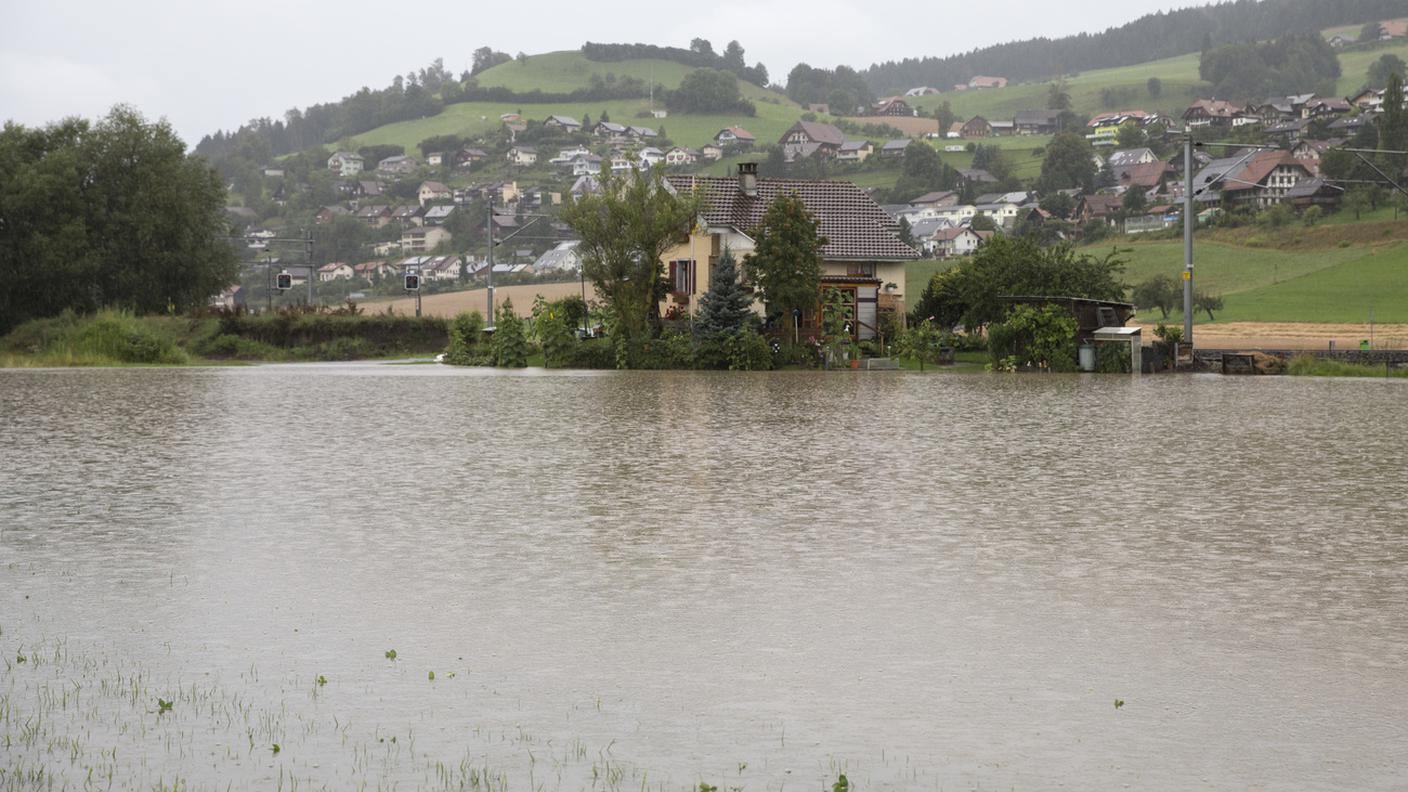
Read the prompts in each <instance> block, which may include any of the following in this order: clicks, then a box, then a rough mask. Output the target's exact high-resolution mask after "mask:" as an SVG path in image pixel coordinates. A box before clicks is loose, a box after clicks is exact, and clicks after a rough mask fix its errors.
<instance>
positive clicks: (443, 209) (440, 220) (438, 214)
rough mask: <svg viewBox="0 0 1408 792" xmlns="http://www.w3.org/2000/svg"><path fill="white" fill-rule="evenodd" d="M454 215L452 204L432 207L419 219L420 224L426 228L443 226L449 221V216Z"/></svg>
mask: <svg viewBox="0 0 1408 792" xmlns="http://www.w3.org/2000/svg"><path fill="white" fill-rule="evenodd" d="M454 213H455V207H454V205H452V204H440V205H438V206H432V207H430V208H429V209H426V210H425V214H424V215H423V216H422V217H421V222H422V224H424V225H428V226H438V225H444V224H445V223H446V222H447V221H448V220H449V219H450V215H452V214H454Z"/></svg>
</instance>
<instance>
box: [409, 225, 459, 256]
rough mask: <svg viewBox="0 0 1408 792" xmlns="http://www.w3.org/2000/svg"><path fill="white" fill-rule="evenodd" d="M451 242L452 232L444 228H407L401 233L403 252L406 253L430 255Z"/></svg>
mask: <svg viewBox="0 0 1408 792" xmlns="http://www.w3.org/2000/svg"><path fill="white" fill-rule="evenodd" d="M449 241H450V232H449V231H447V230H445V227H444V226H421V227H420V228H407V229H406V230H405V231H403V232H402V233H401V250H402V251H403V252H405V253H429V252H430V251H432V250H434V249H435V248H437V247H439V246H440V243H441V242H449Z"/></svg>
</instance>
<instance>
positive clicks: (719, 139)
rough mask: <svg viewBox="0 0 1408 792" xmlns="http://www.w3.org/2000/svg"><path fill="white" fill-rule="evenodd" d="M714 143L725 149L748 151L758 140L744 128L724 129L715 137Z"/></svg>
mask: <svg viewBox="0 0 1408 792" xmlns="http://www.w3.org/2000/svg"><path fill="white" fill-rule="evenodd" d="M714 142H715V143H717V144H718V145H719V147H720V148H723V149H726V150H727V149H738V150H740V151H746V150H748V149H750V148H752V147H753V146H754V145H755V144H756V143H757V142H758V139H757V138H755V137H753V133H752V132H749V131H748V130H746V129H744V128H743V127H724V128H723V129H720V130H719V132H718V134H717V135H714Z"/></svg>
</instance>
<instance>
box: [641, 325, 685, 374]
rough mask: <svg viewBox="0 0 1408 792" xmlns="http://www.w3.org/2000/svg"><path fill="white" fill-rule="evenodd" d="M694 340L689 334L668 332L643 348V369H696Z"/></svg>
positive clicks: (648, 342)
mask: <svg viewBox="0 0 1408 792" xmlns="http://www.w3.org/2000/svg"><path fill="white" fill-rule="evenodd" d="M695 363H696V361H695V356H694V340H693V339H692V338H690V337H689V335H688V334H687V333H679V332H675V331H673V330H667V331H665V332H664V333H662V334H661V335H660V337H659V338H655V339H651V340H649V341H646V342H645V343H644V344H643V345H642V347H641V356H640V366H639V367H638V368H643V369H692V368H694V367H695Z"/></svg>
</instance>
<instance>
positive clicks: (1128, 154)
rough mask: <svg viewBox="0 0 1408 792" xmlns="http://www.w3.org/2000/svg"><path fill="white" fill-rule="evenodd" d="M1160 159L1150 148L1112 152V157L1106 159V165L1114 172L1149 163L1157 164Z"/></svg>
mask: <svg viewBox="0 0 1408 792" xmlns="http://www.w3.org/2000/svg"><path fill="white" fill-rule="evenodd" d="M1158 159H1159V158H1158V157H1157V156H1155V155H1154V150H1153V149H1150V148H1136V149H1121V150H1119V151H1112V152H1110V156H1108V157H1106V158H1105V165H1106V166H1108V167H1109V168H1110V169H1111V170H1114V169H1116V168H1128V167H1131V166H1134V165H1143V164H1145V163H1147V162H1157V161H1158Z"/></svg>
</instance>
